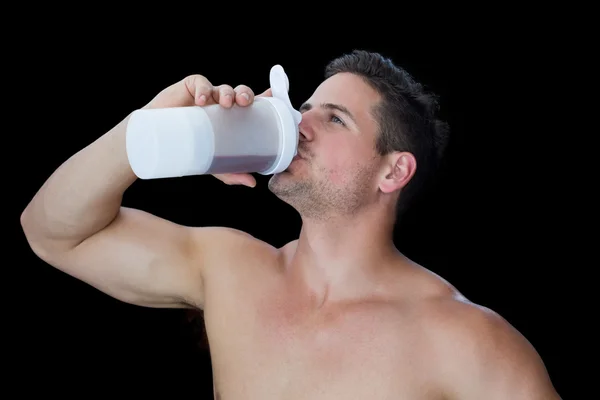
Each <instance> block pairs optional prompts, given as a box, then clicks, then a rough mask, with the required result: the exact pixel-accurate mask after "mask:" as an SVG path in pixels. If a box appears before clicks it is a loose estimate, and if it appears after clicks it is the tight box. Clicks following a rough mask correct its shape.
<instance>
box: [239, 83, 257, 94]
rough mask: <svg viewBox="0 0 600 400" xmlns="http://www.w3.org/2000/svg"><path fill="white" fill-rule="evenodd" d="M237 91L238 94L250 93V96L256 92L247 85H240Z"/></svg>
mask: <svg viewBox="0 0 600 400" xmlns="http://www.w3.org/2000/svg"><path fill="white" fill-rule="evenodd" d="M235 91H236V92H238V93H249V94H254V92H253V91H252V89H250V88H249V87H248V86H246V85H238V86H236V87H235Z"/></svg>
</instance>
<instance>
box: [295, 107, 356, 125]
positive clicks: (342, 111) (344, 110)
mask: <svg viewBox="0 0 600 400" xmlns="http://www.w3.org/2000/svg"><path fill="white" fill-rule="evenodd" d="M320 107H321V108H323V109H326V110H337V111H339V112H341V113H343V114H346V115H347V116H348V117H349V118H350V119H351V120H352V122H354V124H356V125H358V124H357V123H356V119H355V118H354V115H353V114H352V113H351V112H350V110H348V109H347V108H346V107H344V106H343V105H341V104H334V103H321V106H320ZM312 108H313V106H312V104H310V103H304V104H302V105H301V106H300V110H299V111H300V112H305V111H308V110H310V109H312Z"/></svg>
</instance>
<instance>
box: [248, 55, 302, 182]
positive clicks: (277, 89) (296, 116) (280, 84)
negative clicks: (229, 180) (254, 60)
mask: <svg viewBox="0 0 600 400" xmlns="http://www.w3.org/2000/svg"><path fill="white" fill-rule="evenodd" d="M269 81H270V84H271V93H272V94H273V98H272V99H274V101H273V100H272V99H269V98H264V99H269V100H270V101H271V103H272V104H273V105H274V106H275V109H276V111H277V113H278V114H279V118H280V122H281V129H282V137H281V142H282V148H281V153H280V155H279V158H278V160H277V161H276V162H275V163H274V164H273V166H272V167H271V168H269V170H267V171H264V172H261V174H262V175H270V174H276V173H279V172H281V171H283V170H285V169H286V168H287V167H288V166H289V165H290V163H291V162H292V159H293V158H294V156H295V155H296V153H297V151H298V140H299V134H300V127H299V125H300V122H302V114H301V113H300V111H298V110H296V109H294V107H292V103H291V101H290V97H289V95H288V91H289V87H290V81H289V79H288V77H287V75H286V73H285V71H284V70H283V67H282V66H281V65H279V64H278V65H275V66H273V67H272V68H271V72H270V74H269ZM257 99H263V98H257Z"/></svg>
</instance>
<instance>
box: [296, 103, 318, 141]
mask: <svg viewBox="0 0 600 400" xmlns="http://www.w3.org/2000/svg"><path fill="white" fill-rule="evenodd" d="M309 114H310V112H309V111H307V112H305V113H304V114H302V121H300V125H299V128H300V141H301V142H310V141H312V140H313V139H314V136H315V135H314V129H313V124H312V123H311V119H312V118H311V116H310V115H309Z"/></svg>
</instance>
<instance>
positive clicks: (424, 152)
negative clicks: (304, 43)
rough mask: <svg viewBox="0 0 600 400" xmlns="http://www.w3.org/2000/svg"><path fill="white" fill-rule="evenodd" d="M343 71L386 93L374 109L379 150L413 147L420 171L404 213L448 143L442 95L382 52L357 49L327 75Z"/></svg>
mask: <svg viewBox="0 0 600 400" xmlns="http://www.w3.org/2000/svg"><path fill="white" fill-rule="evenodd" d="M342 72H347V73H352V74H356V75H358V76H360V77H361V78H363V79H364V80H365V82H367V83H368V84H369V85H370V86H371V87H373V88H374V89H375V90H376V91H377V92H378V93H379V94H380V96H381V97H382V101H381V102H380V103H379V104H377V105H375V106H374V108H373V110H372V112H373V114H374V116H375V118H376V119H377V122H378V124H379V132H378V136H377V141H376V143H375V146H376V149H377V151H378V153H379V154H380V155H386V154H389V153H391V152H395V151H407V152H410V153H412V154H413V155H414V157H415V158H416V160H417V170H416V172H415V175H414V176H413V178H412V179H411V181H410V182H409V183H408V184H407V185H406V186H405V188H404V189H403V190H402V194H401V195H400V198H399V201H398V208H397V216H398V217H399V216H400V215H401V214H402V213H403V212H404V211H405V209H406V208H408V205H409V204H411V203H412V201H413V200H414V198H415V197H416V195H417V194H418V193H419V191H420V189H422V188H423V186H424V185H425V183H426V182H427V181H428V178H431V177H432V176H433V175H432V174H433V172H435V171H436V170H437V167H438V165H439V162H440V160H441V158H442V155H443V153H444V151H445V148H446V144H447V142H448V136H449V127H448V124H447V123H446V122H444V121H441V120H440V119H439V118H438V116H437V113H438V109H439V104H438V98H437V96H436V95H435V94H434V93H431V92H428V91H426V90H425V87H424V86H423V85H422V84H421V83H419V82H417V81H415V79H413V77H412V76H411V75H410V74H409V73H408V72H407V71H405V70H404V69H402V68H401V67H399V66H397V65H395V64H394V63H393V62H392V60H390V59H389V58H385V57H384V56H382V55H381V54H379V53H374V52H369V51H365V50H355V51H353V52H352V53H349V54H345V55H342V56H341V57H339V58H336V59H334V60H333V61H331V62H330V63H329V64H328V65H327V66H326V69H325V78H326V79H327V78H329V77H331V76H333V75H335V74H337V73H342Z"/></svg>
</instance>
